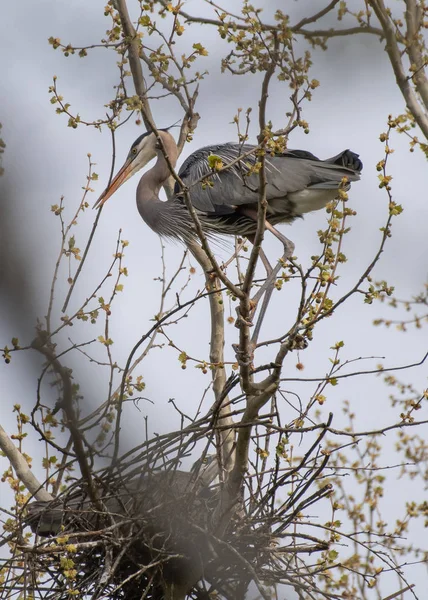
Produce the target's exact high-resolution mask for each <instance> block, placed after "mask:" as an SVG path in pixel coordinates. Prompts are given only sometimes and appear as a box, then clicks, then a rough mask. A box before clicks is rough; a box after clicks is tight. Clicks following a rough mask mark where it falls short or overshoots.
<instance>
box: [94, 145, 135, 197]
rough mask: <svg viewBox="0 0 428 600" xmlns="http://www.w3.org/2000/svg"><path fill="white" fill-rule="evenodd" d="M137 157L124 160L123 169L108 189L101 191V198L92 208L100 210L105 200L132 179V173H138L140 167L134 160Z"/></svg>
mask: <svg viewBox="0 0 428 600" xmlns="http://www.w3.org/2000/svg"><path fill="white" fill-rule="evenodd" d="M137 156H138V154H137V155H136V156H132V157H131V158H128V159H127V160H126V162H125V164H124V165H123V167H122V168H121V169H120V171H119V172H118V173H117V175H116V176H115V177H114V178H113V181H112V182H111V184H110V185H109V187H108V188H106V189H105V190H104V191H103V193H102V194H101V196H100V197H99V198H98V200H97V201H96V202H95V204H94V208H100V207H101V206H102V205H103V204H104V203H105V202H107V200H108V199H109V198H110V196H112V195H113V194H114V193H115V192H116V191H117V190H118V189H119V188H120V186H121V185H122V183H125V181H127V180H128V179H129V178H130V177H132V175H134V173H136V172H137V171H139V170H140V169H141V167H142V165H141V164H137V163H138V161H137V160H136V158H137Z"/></svg>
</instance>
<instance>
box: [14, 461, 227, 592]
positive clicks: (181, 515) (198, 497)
mask: <svg viewBox="0 0 428 600" xmlns="http://www.w3.org/2000/svg"><path fill="white" fill-rule="evenodd" d="M195 468H196V469H197V470H196V471H195ZM199 468H200V469H201V470H200V471H199ZM217 473H218V466H217V460H216V456H215V455H214V456H213V457H208V462H207V464H205V463H204V464H203V466H202V467H200V466H199V463H196V464H195V465H194V467H193V469H192V472H190V473H188V472H185V471H180V470H178V469H177V470H172V471H157V472H153V473H145V474H143V475H140V476H138V477H134V478H132V479H130V480H128V479H127V478H125V479H123V480H122V479H121V478H119V479H118V480H117V481H112V482H110V483H109V485H107V482H104V485H103V486H101V485H100V486H99V489H98V490H97V495H98V498H99V502H100V504H101V506H102V508H103V510H102V511H100V510H99V509H97V508H95V507H94V506H93V505H92V503H91V501H90V500H89V498H88V496H87V494H86V491H85V489H84V486H82V487H77V488H76V489H74V490H73V489H72V490H70V491H68V492H66V493H64V494H62V495H61V496H60V497H59V498H56V499H54V500H52V501H48V502H45V501H43V502H42V501H36V502H32V503H30V504H29V505H28V507H27V513H28V514H27V517H26V519H25V524H26V525H29V526H30V527H31V529H32V531H33V532H34V533H37V534H38V535H40V536H42V537H50V536H56V535H62V536H64V535H67V536H73V537H74V539H76V540H77V541H78V542H82V541H87V540H88V538H89V539H92V540H94V541H98V542H99V546H97V548H96V550H97V551H96V552H95V553H94V551H93V549H90V550H89V552H88V551H86V550H84V551H83V553H82V554H81V555H80V556H79V559H77V558H76V563H77V562H79V568H80V570H81V572H82V573H83V574H84V576H83V575H82V577H81V579H82V581H85V577H86V576H88V577H89V578H91V577H93V578H95V579H96V578H97V577H99V578H100V579H102V574H103V568H104V567H105V569H106V570H107V564H106V565H104V563H103V560H105V561H107V559H103V556H104V554H103V553H101V559H100V553H99V548H102V547H103V541H104V542H105V544H104V545H105V552H104V553H105V554H106V555H108V551H111V552H112V555H113V557H114V559H115V560H114V561H112V563H114V565H115V569H116V570H114V569H112V568H111V566H110V567H109V570H110V573H109V577H111V578H113V582H115V583H116V584H119V583H120V584H123V583H126V582H127V581H128V579H129V580H130V585H127V586H126V585H125V587H124V591H125V595H124V597H126V598H127V599H128V600H134V598H135V599H137V598H141V597H142V595H143V593H144V592H146V593H147V588H150V589H152V588H153V589H152V592H151V595H150V596H149V597H150V598H153V599H155V598H156V599H159V598H162V599H164V598H166V597H167V596H166V595H164V593H163V592H162V589H161V588H163V589H164V592H165V591H166V590H167V589H168V588H169V587H170V586H175V587H177V586H178V587H180V586H184V587H186V586H187V585H188V582H189V581H191V582H192V581H193V580H192V578H194V579H195V581H196V580H198V579H199V578H200V577H201V575H202V574H203V573H204V570H205V566H206V565H207V564H208V563H209V562H210V561H212V560H213V559H215V558H216V556H217V555H216V554H215V552H214V551H213V548H212V546H211V543H210V541H209V540H210V533H211V529H212V525H211V517H212V515H213V512H214V510H215V507H216V505H217V501H218V487H217V486H216V485H214V486H213V485H212V481H213V479H214V478H215V477H216V475H217ZM101 483H102V480H100V484H101ZM83 546H84V544H83ZM108 549H109V550H108ZM110 560H112V557H111V558H110ZM100 561H101V563H100ZM100 565H101V566H100ZM142 566H144V567H145V569H141V567H142ZM143 571H145V573H144V575H143V576H140V577H137V575H138V574H139V572H143ZM192 585H193V584H192ZM192 585H191V586H190V587H192ZM119 587H121V585H119ZM158 587H159V589H157V588H158ZM117 597H118V596H116V595H115V596H113V598H117ZM168 597H169V596H168ZM171 597H172V596H171ZM175 597H176V596H175V595H174V598H175ZM178 597H179V596H177V598H178ZM180 597H181V596H180ZM183 597H184V596H183Z"/></svg>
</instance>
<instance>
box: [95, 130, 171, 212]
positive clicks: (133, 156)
mask: <svg viewBox="0 0 428 600" xmlns="http://www.w3.org/2000/svg"><path fill="white" fill-rule="evenodd" d="M158 149H159V148H158V145H157V139H156V136H155V134H154V133H152V132H147V133H143V135H140V137H139V138H137V139H136V140H135V142H134V143H133V144H132V146H131V149H130V151H129V153H128V156H127V158H126V161H125V163H124V165H123V166H122V168H121V169H120V170H119V172H118V173H117V174H116V176H115V177H114V178H113V180H112V182H111V183H110V185H109V186H108V188H106V189H105V190H104V192H103V193H102V194H101V196H100V197H99V198H98V200H97V201H96V203H95V205H94V208H99V207H101V206H102V205H103V204H104V202H107V200H108V199H109V198H110V196H112V195H113V194H114V193H115V192H116V190H118V189H119V188H120V186H121V185H122V183H125V181H127V180H128V179H129V178H130V177H132V176H133V175H135V173H137V171H139V170H140V169H142V168H143V167H145V166H146V164H147V163H148V162H150V161H151V160H152V159H153V158H155V156H156V153H157V151H158Z"/></svg>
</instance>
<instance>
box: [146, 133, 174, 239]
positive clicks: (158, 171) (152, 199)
mask: <svg viewBox="0 0 428 600" xmlns="http://www.w3.org/2000/svg"><path fill="white" fill-rule="evenodd" d="M159 134H161V136H162V141H163V145H164V148H165V153H166V155H167V156H168V160H169V162H170V164H171V166H172V167H175V165H176V163H177V156H178V151H177V146H176V144H175V141H174V139H173V138H172V136H170V134H169V133H167V132H163V131H162V132H159ZM170 175H171V172H170V169H169V165H168V162H167V161H166V159H165V156H164V154H163V152H162V150H158V151H157V161H156V163H155V166H154V167H153V168H152V169H149V170H148V171H147V172H146V173H144V175H143V176H142V177H141V179H140V183H139V184H138V187H137V207H138V211H139V213H140V215H141V216H142V218H143V219H144V221H145V222H146V223H147V224H148V225H149V227H151V228H152V229H153V230H154V231H156V232H157V233H161V228H162V218H163V215H164V213H165V210H167V204H165V203H164V202H162V201H161V200H159V191H160V189H161V187H162V186H163V185H164V184H165V183H166V181H167V180H168V179H169V177H170Z"/></svg>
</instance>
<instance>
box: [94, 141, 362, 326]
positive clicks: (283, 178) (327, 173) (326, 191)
mask: <svg viewBox="0 0 428 600" xmlns="http://www.w3.org/2000/svg"><path fill="white" fill-rule="evenodd" d="M158 135H159V137H160V139H161V140H162V145H163V148H161V146H160V144H159V142H158V138H157V136H156V135H155V133H153V132H148V133H143V135H141V136H140V137H139V138H137V139H136V140H135V142H134V143H133V144H132V146H131V149H130V151H129V154H128V157H127V159H126V161H125V164H124V165H123V167H122V168H121V169H120V171H119V172H118V173H117V175H116V176H115V177H114V179H113V181H112V182H111V184H110V186H109V187H108V188H107V189H106V190H105V191H104V192H103V193H102V194H101V196H100V198H99V199H98V201H97V203H96V204H95V207H99V206H102V205H103V204H104V203H105V202H106V201H107V200H108V199H109V198H110V196H111V195H112V194H113V193H114V192H115V191H116V190H117V189H118V188H119V187H120V186H121V185H122V184H123V183H124V182H125V181H126V180H127V179H129V178H130V177H131V176H132V175H133V174H134V173H136V172H137V171H139V170H140V169H142V168H143V167H144V166H145V165H146V164H147V163H148V162H149V161H151V160H152V159H153V158H155V157H157V161H156V164H155V165H154V167H153V168H152V169H150V170H149V171H147V172H146V173H144V175H143V176H142V177H141V179H140V182H139V184H138V187H137V206H138V210H139V212H140V215H141V216H142V218H143V219H144V221H145V222H146V223H147V225H149V227H151V228H152V229H153V231H155V232H156V233H158V234H159V235H160V236H162V237H169V238H175V239H179V240H181V241H183V242H184V243H188V242H192V241H194V240H195V239H197V236H196V231H195V228H194V224H193V220H192V218H191V215H190V214H189V212H188V211H187V208H186V206H185V204H184V202H183V198H182V190H181V189H180V186H179V185H178V184H176V186H175V190H174V192H175V195H174V197H173V198H172V199H170V200H166V201H165V202H163V201H161V200H160V199H159V196H158V194H159V190H160V189H161V187H162V186H163V184H164V183H165V182H166V181H167V179H168V178H169V177H170V175H171V173H170V169H169V166H168V162H167V160H166V159H165V155H164V152H165V154H166V155H167V156H168V159H169V162H170V164H171V165H172V166H173V167H175V165H176V163H177V158H178V151H177V145H176V143H175V141H174V138H173V137H172V135H171V134H170V133H169V132H168V131H166V130H159V131H158ZM210 156H213V159H211V160H210ZM215 157H218V159H216V158H215ZM258 160H259V159H258V157H257V147H256V146H252V145H250V144H237V143H233V142H229V143H226V144H219V145H213V146H206V147H205V148H201V149H199V150H196V152H193V154H191V155H190V156H189V157H188V158H187V159H186V160H185V161H184V163H183V165H182V167H181V168H180V170H179V172H178V175H179V177H180V178H181V180H182V181H183V184H184V185H185V186H186V187H187V188H188V189H189V194H190V200H191V203H192V205H193V206H194V208H195V209H196V211H197V214H198V217H199V220H200V222H201V226H202V229H203V230H204V232H205V233H206V234H207V235H208V237H213V236H218V235H239V236H243V237H247V238H248V239H249V240H250V241H253V239H254V235H255V233H256V230H257V208H258V201H259V192H258V188H259V175H258V174H257V161H258ZM213 162H214V163H216V162H217V165H218V164H222V165H224V166H227V165H228V164H230V163H233V164H232V165H231V166H230V168H226V169H224V170H221V171H220V172H218V170H215V169H213V166H212V163H213ZM265 165H266V179H267V182H266V200H267V211H266V222H265V227H266V229H267V230H269V231H270V232H272V233H273V234H274V235H275V236H276V237H277V238H278V239H279V240H280V241H281V242H282V244H283V245H284V255H283V258H289V257H290V256H291V255H292V254H293V251H294V244H293V243H292V242H290V240H288V239H287V238H286V237H285V236H284V235H282V234H281V233H280V232H279V231H278V230H277V229H276V228H275V225H277V224H278V223H290V222H292V221H294V219H296V218H297V217H302V216H303V215H304V214H305V213H308V212H311V211H314V210H318V209H321V208H324V207H325V206H326V204H327V203H328V202H330V201H331V200H334V198H335V197H336V196H337V194H338V190H339V188H343V189H344V190H347V189H349V187H350V183H351V182H352V181H357V180H358V179H359V178H360V172H361V170H362V168H363V164H362V162H361V160H360V159H359V158H358V154H355V152H352V151H351V150H344V151H343V152H341V153H340V154H337V155H336V156H333V157H332V158H328V159H326V160H320V159H319V158H317V157H316V156H314V155H313V154H311V153H310V152H306V151H304V150H283V151H281V152H280V153H274V154H273V155H270V154H269V153H267V154H266V159H265ZM214 166H215V165H214ZM261 258H262V261H263V263H264V265H265V267H266V270H267V272H268V280H269V281H272V273H273V269H272V267H271V265H270V264H269V261H268V260H267V258H266V256H265V255H264V253H263V252H262V253H261ZM273 274H274V275H276V273H273ZM264 289H266V288H264ZM259 297H260V296H259ZM253 337H254V336H253Z"/></svg>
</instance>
